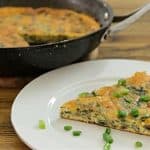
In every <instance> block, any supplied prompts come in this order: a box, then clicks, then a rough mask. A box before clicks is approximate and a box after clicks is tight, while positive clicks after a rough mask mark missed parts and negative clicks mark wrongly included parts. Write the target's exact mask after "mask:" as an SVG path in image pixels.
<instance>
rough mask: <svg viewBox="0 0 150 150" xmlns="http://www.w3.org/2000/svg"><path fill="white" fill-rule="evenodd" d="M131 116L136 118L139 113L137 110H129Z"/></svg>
mask: <svg viewBox="0 0 150 150" xmlns="http://www.w3.org/2000/svg"><path fill="white" fill-rule="evenodd" d="M131 115H132V116H133V117H138V116H139V111H138V109H136V108H133V109H132V110H131Z"/></svg>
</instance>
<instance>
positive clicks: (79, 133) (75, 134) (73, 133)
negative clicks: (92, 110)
mask: <svg viewBox="0 0 150 150" xmlns="http://www.w3.org/2000/svg"><path fill="white" fill-rule="evenodd" d="M81 133H82V131H73V132H72V135H73V136H80V135H81Z"/></svg>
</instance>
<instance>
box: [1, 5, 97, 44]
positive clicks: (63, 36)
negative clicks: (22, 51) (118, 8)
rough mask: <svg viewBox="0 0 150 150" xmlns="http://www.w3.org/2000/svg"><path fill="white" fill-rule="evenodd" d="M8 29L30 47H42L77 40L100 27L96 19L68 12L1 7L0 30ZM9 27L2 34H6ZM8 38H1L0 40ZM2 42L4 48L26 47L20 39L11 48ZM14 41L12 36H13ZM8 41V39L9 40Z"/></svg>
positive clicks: (52, 9)
mask: <svg viewBox="0 0 150 150" xmlns="http://www.w3.org/2000/svg"><path fill="white" fill-rule="evenodd" d="M4 27H7V28H13V29H12V31H11V30H10V29H9V31H10V34H12V33H14V34H15V35H17V36H18V37H19V36H20V37H21V38H22V39H23V40H24V42H25V43H26V42H27V43H28V45H29V44H41V43H47V42H56V41H61V40H67V39H73V38H78V37H81V36H83V35H86V34H89V33H91V32H94V31H96V30H98V29H99V28H100V24H99V23H98V22H96V21H95V19H94V18H92V17H90V16H88V15H86V14H82V13H78V12H75V11H72V10H68V9H54V8H37V9H33V8H29V7H2V8H0V30H1V29H4ZM7 28H5V30H4V31H3V32H7V33H8V31H7ZM3 36H5V35H0V39H1V38H2V37H3ZM5 38H6V40H5V43H4V44H3V42H2V41H1V43H2V45H3V47H23V46H27V45H26V44H24V43H23V44H21V43H20V45H18V44H19V43H18V42H17V40H18V39H17V38H16V39H15V38H14V39H13V40H14V41H15V42H14V44H13V43H12V45H9V44H7V38H9V37H5ZM10 38H11V36H10ZM8 42H9V39H8Z"/></svg>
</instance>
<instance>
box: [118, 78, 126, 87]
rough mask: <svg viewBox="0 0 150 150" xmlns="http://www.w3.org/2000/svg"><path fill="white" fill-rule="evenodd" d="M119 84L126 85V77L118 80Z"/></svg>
mask: <svg viewBox="0 0 150 150" xmlns="http://www.w3.org/2000/svg"><path fill="white" fill-rule="evenodd" d="M117 85H119V86H126V80H125V79H120V80H118V84H117Z"/></svg>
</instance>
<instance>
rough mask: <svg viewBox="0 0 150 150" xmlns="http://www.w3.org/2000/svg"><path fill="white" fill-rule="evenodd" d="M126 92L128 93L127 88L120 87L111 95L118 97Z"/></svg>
mask: <svg viewBox="0 0 150 150" xmlns="http://www.w3.org/2000/svg"><path fill="white" fill-rule="evenodd" d="M128 93H129V89H127V88H125V87H121V88H119V89H118V90H116V91H115V92H114V93H113V96H115V97H117V98H120V97H123V96H125V95H127V94H128Z"/></svg>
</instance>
